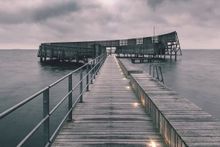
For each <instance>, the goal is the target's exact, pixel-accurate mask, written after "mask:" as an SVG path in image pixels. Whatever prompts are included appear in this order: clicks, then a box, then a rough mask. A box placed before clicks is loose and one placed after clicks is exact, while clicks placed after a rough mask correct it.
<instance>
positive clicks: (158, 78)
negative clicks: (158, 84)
mask: <svg viewBox="0 0 220 147" xmlns="http://www.w3.org/2000/svg"><path fill="white" fill-rule="evenodd" d="M156 74H157V77H156V79H157V80H159V81H160V77H159V73H158V66H156Z"/></svg>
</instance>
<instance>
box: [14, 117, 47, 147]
mask: <svg viewBox="0 0 220 147" xmlns="http://www.w3.org/2000/svg"><path fill="white" fill-rule="evenodd" d="M48 118H49V115H47V116H46V117H44V118H43V119H42V120H41V121H40V122H39V123H38V124H37V125H36V126H35V127H34V128H33V129H32V130H31V131H30V132H29V133H28V135H27V136H25V138H24V139H23V140H22V141H21V142H20V143H19V144H18V145H17V147H21V146H22V145H23V144H24V143H25V142H26V141H27V140H28V139H29V138H30V137H31V136H32V135H33V134H34V133H35V132H36V131H37V130H38V129H39V127H40V126H41V125H42V124H43V123H44V122H45V121H46V120H47V119H48Z"/></svg>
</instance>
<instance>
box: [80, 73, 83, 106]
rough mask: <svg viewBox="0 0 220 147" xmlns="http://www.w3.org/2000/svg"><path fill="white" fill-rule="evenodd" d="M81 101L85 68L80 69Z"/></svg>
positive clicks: (81, 99) (81, 100) (81, 98)
mask: <svg viewBox="0 0 220 147" xmlns="http://www.w3.org/2000/svg"><path fill="white" fill-rule="evenodd" d="M79 102H80V103H82V102H83V69H81V71H80V101H79Z"/></svg>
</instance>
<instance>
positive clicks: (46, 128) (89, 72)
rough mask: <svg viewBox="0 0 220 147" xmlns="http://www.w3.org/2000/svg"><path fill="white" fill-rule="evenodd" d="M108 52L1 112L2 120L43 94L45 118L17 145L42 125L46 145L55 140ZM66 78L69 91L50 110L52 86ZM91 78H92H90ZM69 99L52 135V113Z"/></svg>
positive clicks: (70, 118) (22, 142)
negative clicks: (75, 77)
mask: <svg viewBox="0 0 220 147" xmlns="http://www.w3.org/2000/svg"><path fill="white" fill-rule="evenodd" d="M106 56H107V55H106V54H103V55H100V56H98V57H96V58H95V59H93V60H91V61H89V62H88V63H86V64H84V65H83V66H81V67H79V68H77V69H76V70H74V71H72V72H70V73H69V74H67V75H65V76H63V77H62V78H60V79H58V80H57V81H55V82H54V83H52V84H50V85H49V86H47V87H45V88H43V89H42V90H40V91H38V92H36V93H35V94H33V95H32V96H30V97H28V98H26V99H24V100H23V101H21V102H20V103H18V104H16V105H14V106H12V107H11V108H9V109H7V110H5V111H4V112H2V113H0V120H1V119H3V118H5V117H7V116H8V115H10V114H11V113H12V112H14V111H16V110H17V109H19V108H20V107H22V106H24V105H25V104H27V103H28V102H30V101H32V100H34V99H35V98H36V97H37V96H39V95H41V94H43V118H42V119H41V120H40V121H39V122H38V123H37V125H36V126H35V127H34V128H33V129H32V130H31V131H30V132H29V133H28V134H27V135H26V136H25V137H24V138H23V139H22V140H21V141H20V142H19V144H18V145H17V146H19V147H20V146H22V145H23V144H24V143H25V142H26V141H27V140H28V139H29V138H30V137H31V136H32V135H34V133H35V132H36V131H37V130H38V129H39V128H40V127H41V126H42V125H44V135H45V136H46V138H44V139H46V141H45V146H49V145H50V144H51V143H52V141H53V140H54V138H55V137H56V135H57V133H58V132H59V130H60V128H61V127H62V125H63V123H64V122H65V121H66V119H67V118H68V117H69V120H70V121H71V120H72V110H73V108H74V107H75V105H76V104H77V103H79V102H82V101H83V94H84V92H85V91H88V90H89V85H90V84H92V82H91V83H90V80H91V81H92V80H93V79H95V76H96V75H97V73H98V72H99V70H100V68H101V66H102V65H103V63H104V61H105V59H106ZM89 66H92V67H91V69H89ZM85 67H86V74H85V75H84V76H83V69H84V68H85ZM78 71H80V81H79V82H78V83H76V84H75V85H74V87H73V84H72V75H73V74H74V73H76V72H78ZM66 78H68V84H67V86H68V89H69V90H68V93H67V94H65V96H64V97H62V99H61V100H60V101H59V102H58V103H57V104H56V105H55V106H54V107H53V108H52V109H51V110H50V109H49V101H50V95H49V93H50V88H52V87H54V86H56V85H57V84H58V83H60V82H61V81H63V80H65V79H66ZM89 78H90V80H89ZM84 80H86V85H85V87H84V88H83V81H84ZM79 85H80V93H79V94H78V95H77V98H76V100H75V101H74V103H73V102H72V97H73V96H72V94H73V91H74V90H75V89H76V88H77V87H78V86H79ZM67 98H69V100H68V103H69V105H68V112H67V113H66V115H65V116H64V117H63V119H62V121H61V122H60V124H59V125H58V127H57V128H56V130H55V131H54V132H53V133H52V135H51V136H50V122H49V120H50V117H51V115H52V114H53V113H54V112H55V111H56V110H57V109H58V108H59V107H60V105H61V104H62V103H63V102H64V101H65V100H66V99H67Z"/></svg>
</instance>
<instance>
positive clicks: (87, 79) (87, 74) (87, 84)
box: [86, 64, 89, 91]
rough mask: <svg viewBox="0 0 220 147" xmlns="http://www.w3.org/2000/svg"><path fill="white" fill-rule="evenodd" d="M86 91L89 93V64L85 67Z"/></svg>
mask: <svg viewBox="0 0 220 147" xmlns="http://www.w3.org/2000/svg"><path fill="white" fill-rule="evenodd" d="M86 91H89V64H87V65H86Z"/></svg>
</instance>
